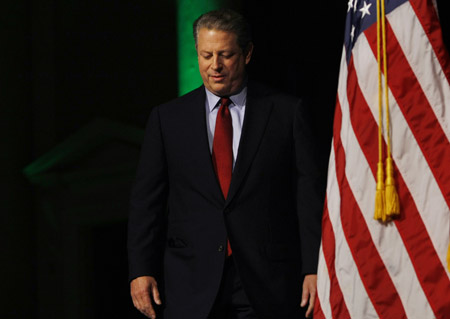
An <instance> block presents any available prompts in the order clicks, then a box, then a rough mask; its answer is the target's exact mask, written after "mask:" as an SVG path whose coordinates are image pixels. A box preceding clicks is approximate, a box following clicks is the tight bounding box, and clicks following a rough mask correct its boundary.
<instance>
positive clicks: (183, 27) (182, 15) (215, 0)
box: [177, 0, 227, 95]
mask: <svg viewBox="0 0 450 319" xmlns="http://www.w3.org/2000/svg"><path fill="white" fill-rule="evenodd" d="M226 3H227V1H226V0H177V22H178V26H177V34H178V94H179V95H183V94H185V93H187V92H189V91H191V90H193V89H195V88H197V87H199V86H200V85H201V84H202V78H201V77H200V73H199V71H198V64H197V52H196V51H195V42H194V37H193V35H192V24H193V23H194V21H195V19H197V18H198V17H199V16H200V15H201V14H203V13H205V12H208V11H210V10H214V9H218V8H220V7H223V5H224V4H226Z"/></svg>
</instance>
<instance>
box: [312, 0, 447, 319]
mask: <svg viewBox="0 0 450 319" xmlns="http://www.w3.org/2000/svg"><path fill="white" fill-rule="evenodd" d="M376 20H377V3H376V1H375V0H365V1H361V0H350V1H349V2H348V11H347V20H346V31H345V43H344V49H343V54H342V59H341V66H340V75H339V84H338V94H337V101H336V110H335V119H334V128H333V143H332V150H331V155H330V161H329V170H328V185H327V196H326V198H327V199H326V203H325V208H324V215H323V226H322V230H323V234H322V245H321V249H320V256H319V268H318V293H317V296H318V298H317V299H316V305H315V311H314V318H315V319H317V318H338V319H345V318H354V319H366V318H393V319H401V318H409V319H414V318H420V319H427V318H450V272H449V269H448V268H447V267H448V266H447V260H446V256H447V251H448V247H449V236H450V142H449V141H450V85H449V83H450V59H449V56H448V53H447V52H446V50H445V48H444V45H443V42H442V35H441V29H440V24H439V20H438V15H437V11H436V7H435V5H434V2H433V1H432V0H409V1H406V0H388V1H387V2H386V34H387V56H388V59H387V63H388V87H389V101H390V119H391V126H390V128H391V141H392V143H391V145H392V158H393V160H394V164H395V171H394V175H395V180H396V187H397V191H398V194H399V198H400V209H401V213H400V217H399V218H397V219H395V220H394V221H393V222H391V223H388V224H382V223H380V222H378V221H376V220H374V218H373V216H374V205H375V189H376V173H377V162H378V139H377V136H378V125H379V119H378V65H377V23H376ZM384 147H386V136H384Z"/></svg>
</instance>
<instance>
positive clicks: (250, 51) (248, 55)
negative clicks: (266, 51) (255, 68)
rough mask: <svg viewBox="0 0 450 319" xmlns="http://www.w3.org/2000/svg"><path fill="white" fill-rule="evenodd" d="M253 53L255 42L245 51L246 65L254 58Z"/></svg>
mask: <svg viewBox="0 0 450 319" xmlns="http://www.w3.org/2000/svg"><path fill="white" fill-rule="evenodd" d="M252 53H253V42H250V43H249V44H248V45H247V48H246V49H245V64H248V63H249V62H250V59H251V58H252Z"/></svg>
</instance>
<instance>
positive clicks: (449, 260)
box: [447, 244, 450, 272]
mask: <svg viewBox="0 0 450 319" xmlns="http://www.w3.org/2000/svg"><path fill="white" fill-rule="evenodd" d="M447 268H448V271H449V272H450V244H449V245H448V251H447Z"/></svg>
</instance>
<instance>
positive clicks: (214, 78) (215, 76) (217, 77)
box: [209, 74, 225, 82]
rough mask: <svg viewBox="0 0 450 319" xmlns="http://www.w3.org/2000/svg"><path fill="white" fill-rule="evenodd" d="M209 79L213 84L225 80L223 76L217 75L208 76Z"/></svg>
mask: <svg viewBox="0 0 450 319" xmlns="http://www.w3.org/2000/svg"><path fill="white" fill-rule="evenodd" d="M209 77H210V78H211V79H213V80H214V81H215V82H220V81H222V80H223V79H225V75H223V74H218V75H210V76H209Z"/></svg>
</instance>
